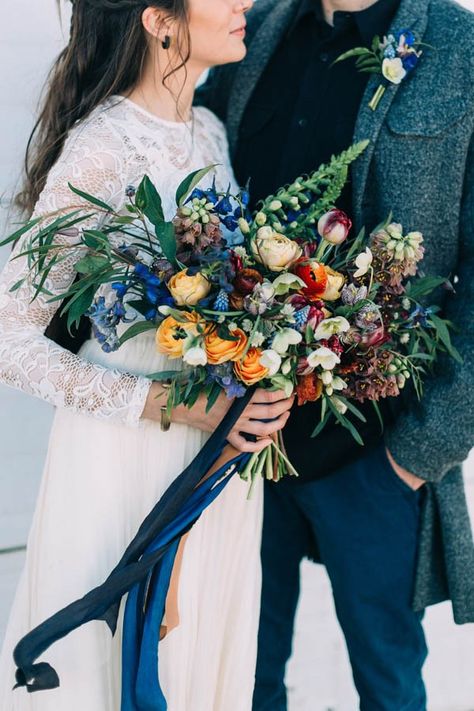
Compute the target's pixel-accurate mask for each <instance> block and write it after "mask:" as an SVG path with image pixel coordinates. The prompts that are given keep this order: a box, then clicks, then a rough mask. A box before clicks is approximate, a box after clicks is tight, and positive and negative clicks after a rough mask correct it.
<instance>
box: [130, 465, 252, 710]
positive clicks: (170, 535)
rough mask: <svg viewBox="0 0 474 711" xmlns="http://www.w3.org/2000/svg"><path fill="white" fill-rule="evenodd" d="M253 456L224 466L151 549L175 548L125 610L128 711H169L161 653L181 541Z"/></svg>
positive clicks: (134, 593)
mask: <svg viewBox="0 0 474 711" xmlns="http://www.w3.org/2000/svg"><path fill="white" fill-rule="evenodd" d="M249 458H250V455H249V454H242V455H239V457H237V458H235V459H233V460H232V463H233V464H234V467H233V468H232V471H231V472H230V473H228V474H226V472H227V471H228V470H229V463H226V464H225V465H223V466H222V467H221V468H220V469H219V470H217V471H216V472H215V473H214V474H213V475H212V476H211V477H209V478H208V479H206V480H205V481H204V482H203V483H202V484H200V485H199V487H198V488H197V489H196V490H195V491H194V493H193V494H192V496H191V497H190V498H189V500H188V501H187V502H186V505H185V506H184V507H183V510H182V511H181V513H180V514H179V516H177V517H176V519H175V520H174V521H173V522H172V523H171V524H170V525H169V526H168V527H167V528H166V529H164V530H163V531H162V532H161V534H160V535H159V536H157V538H156V539H155V541H153V543H151V544H150V546H149V547H148V549H147V551H146V552H147V553H152V552H154V551H156V550H158V549H159V548H160V547H162V546H163V545H166V544H167V543H168V542H172V545H171V547H170V548H169V550H168V551H167V553H166V554H165V556H164V557H163V558H162V559H161V561H160V562H159V563H158V564H157V565H156V566H155V568H154V569H153V570H152V571H151V572H150V573H149V575H148V577H147V580H146V581H145V583H143V582H142V583H141V584H139V585H135V587H134V588H133V589H132V590H131V591H130V593H129V596H128V599H127V604H126V607H125V616H124V625H123V644H122V705H121V710H122V711H166V709H167V704H166V699H165V697H164V695H163V692H162V690H161V687H160V683H159V674H158V660H159V654H158V648H159V641H160V627H161V621H162V619H163V615H164V610H165V603H166V596H167V593H168V588H169V583H170V578H171V574H172V570H173V565H174V561H175V557H176V553H177V550H178V547H179V542H180V540H181V537H182V535H183V533H184V532H186V531H187V530H189V528H190V526H192V525H193V524H194V523H195V522H196V521H197V520H198V518H199V517H200V515H201V514H202V512H203V511H204V510H205V509H206V508H207V507H208V506H209V505H210V504H211V503H212V502H213V501H214V500H215V499H216V498H217V496H219V494H220V493H221V491H222V490H223V489H224V487H225V486H226V485H227V484H228V482H229V481H230V479H231V478H232V476H233V475H234V473H235V471H237V469H236V465H237V466H238V468H240V467H242V466H245V465H246V464H247V462H248V461H249Z"/></svg>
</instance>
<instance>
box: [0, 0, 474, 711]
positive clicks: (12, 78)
mask: <svg viewBox="0 0 474 711" xmlns="http://www.w3.org/2000/svg"><path fill="white" fill-rule="evenodd" d="M462 4H464V5H466V6H468V7H470V8H471V9H472V10H474V0H463V2H462ZM0 33H1V35H0V66H1V67H2V83H1V99H0V201H1V202H0V210H1V212H0V218H1V219H0V230H1V231H0V234H2V235H3V233H4V231H5V226H3V227H1V225H2V224H4V223H5V221H6V216H7V209H8V204H9V199H10V196H11V195H12V194H13V192H14V190H15V186H16V182H17V179H18V175H19V171H20V165H21V160H22V154H23V150H24V146H25V143H26V139H27V136H28V134H29V131H30V128H31V126H32V122H33V116H34V112H35V107H36V103H37V98H38V94H39V90H40V87H41V84H42V81H43V79H44V77H45V74H46V72H47V69H48V67H49V66H50V63H51V61H52V59H53V57H54V56H55V55H56V54H57V53H58V51H59V50H60V49H61V47H62V45H63V44H64V42H65V39H66V36H67V23H66V27H65V30H64V31H63V30H62V29H61V27H60V25H59V22H58V16H57V11H56V5H55V0H35V1H34V2H32V0H15V2H13V3H6V2H5V0H3V2H2V3H1V6H0ZM9 227H10V228H11V227H12V226H11V223H10V224H9ZM10 231H11V230H10ZM6 256H7V255H6V251H5V250H4V251H3V252H2V251H1V250H0V265H1V263H2V262H3V261H4V259H5V258H6ZM51 416H52V410H51V408H50V407H49V406H47V405H45V404H44V403H42V402H39V401H36V400H33V399H31V398H29V397H26V396H24V395H22V394H21V393H17V392H15V391H13V390H8V389H7V388H4V387H0V551H3V553H0V640H1V638H2V633H3V629H4V625H5V622H6V618H7V615H8V607H9V605H10V602H11V599H12V597H13V593H14V588H15V585H16V580H17V577H18V574H19V570H20V568H21V565H22V562H23V552H22V551H18V552H15V551H14V550H11V552H7V549H15V548H16V547H22V546H23V545H24V543H25V541H26V536H27V531H28V527H29V522H30V518H31V513H32V510H33V506H34V500H35V496H36V490H37V486H38V482H39V478H40V475H41V469H42V463H43V460H44V456H45V453H46V445H47V437H48V432H49V427H50V422H51ZM466 473H467V477H466V478H467V484H468V496H469V501H470V505H471V507H472V514H473V517H474V457H472V456H471V459H470V461H469V463H468V466H467V468H466ZM302 573H303V593H302V598H301V602H300V607H299V613H298V619H297V630H296V637H295V649H294V655H293V659H292V661H291V664H290V668H289V671H288V685H289V687H290V696H291V704H290V708H291V711H354V710H355V709H356V708H357V697H356V695H355V691H354V688H353V685H352V681H351V675H350V669H349V665H348V661H347V655H346V651H345V647H344V642H343V638H342V635H341V633H340V631H339V628H338V626H337V622H336V619H335V615H334V609H333V604H332V599H331V592H330V586H329V582H328V580H327V577H326V575H325V573H324V571H323V570H322V569H321V568H318V567H316V566H313V565H310V564H309V563H306V564H304V565H303V570H302ZM425 626H426V631H427V636H428V642H429V646H430V650H431V654H430V658H429V661H428V663H427V665H426V674H425V676H426V681H427V685H428V692H429V709H430V711H474V674H473V670H474V625H467V626H463V627H456V626H455V625H454V624H453V622H452V618H451V611H450V607H449V605H448V604H442V605H438V606H437V607H435V608H432V609H430V610H429V611H428V614H427V617H426V624H425ZM5 711H6V710H5ZM189 711H192V709H189ZM229 711H231V709H229Z"/></svg>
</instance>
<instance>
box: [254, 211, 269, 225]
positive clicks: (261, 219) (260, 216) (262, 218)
mask: <svg viewBox="0 0 474 711" xmlns="http://www.w3.org/2000/svg"><path fill="white" fill-rule="evenodd" d="M266 221H267V216H266V215H265V213H264V212H257V214H256V215H255V222H256V223H257V225H258V226H259V227H262V226H263V225H264V224H265V223H266Z"/></svg>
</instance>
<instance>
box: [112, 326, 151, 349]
mask: <svg viewBox="0 0 474 711" xmlns="http://www.w3.org/2000/svg"><path fill="white" fill-rule="evenodd" d="M151 330H155V331H156V324H154V323H151V321H138V322H137V323H134V324H132V325H131V326H130V328H127V330H126V331H125V333H123V334H122V335H121V336H120V345H121V346H123V344H124V343H125V342H126V341H129V340H130V338H134V337H135V336H139V335H140V334H141V333H145V332H146V331H151Z"/></svg>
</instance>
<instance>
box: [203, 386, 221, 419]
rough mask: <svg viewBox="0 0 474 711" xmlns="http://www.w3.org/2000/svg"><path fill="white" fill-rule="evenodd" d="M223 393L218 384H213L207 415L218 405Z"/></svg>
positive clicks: (208, 398)
mask: <svg viewBox="0 0 474 711" xmlns="http://www.w3.org/2000/svg"><path fill="white" fill-rule="evenodd" d="M221 392H222V389H221V388H220V387H219V385H217V383H213V385H212V387H211V390H210V392H209V395H208V396H207V405H206V415H207V413H208V412H209V411H210V410H211V409H212V408H213V407H214V405H215V404H216V402H217V399H218V397H219V395H220V394H221Z"/></svg>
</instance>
